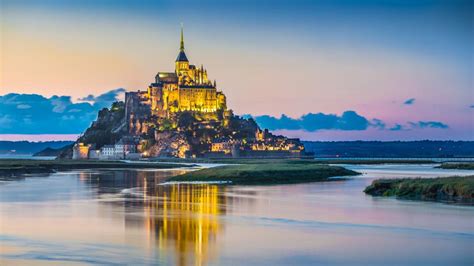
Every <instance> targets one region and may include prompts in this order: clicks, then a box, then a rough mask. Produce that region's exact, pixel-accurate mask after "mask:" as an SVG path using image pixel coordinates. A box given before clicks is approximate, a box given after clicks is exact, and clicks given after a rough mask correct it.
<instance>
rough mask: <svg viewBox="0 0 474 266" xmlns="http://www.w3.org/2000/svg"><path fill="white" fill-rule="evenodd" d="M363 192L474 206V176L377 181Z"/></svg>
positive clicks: (373, 194)
mask: <svg viewBox="0 0 474 266" xmlns="http://www.w3.org/2000/svg"><path fill="white" fill-rule="evenodd" d="M364 192H365V193H366V194H369V195H372V196H383V197H397V198H399V199H408V200H422V201H439V202H448V203H463V204H468V205H474V176H462V177H461V176H452V177H443V178H441V177H440V178H403V179H377V180H374V181H373V182H372V184H371V185H370V186H368V187H367V188H365V190H364Z"/></svg>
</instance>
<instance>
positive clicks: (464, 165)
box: [436, 162, 474, 170]
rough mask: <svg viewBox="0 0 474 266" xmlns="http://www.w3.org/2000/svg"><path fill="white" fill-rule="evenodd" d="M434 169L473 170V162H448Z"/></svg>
mask: <svg viewBox="0 0 474 266" xmlns="http://www.w3.org/2000/svg"><path fill="white" fill-rule="evenodd" d="M436 168H441V169H458V170H474V162H456V163H455V162H448V163H442V164H441V165H440V166H437V167H436Z"/></svg>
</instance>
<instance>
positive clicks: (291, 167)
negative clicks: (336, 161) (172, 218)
mask: <svg viewBox="0 0 474 266" xmlns="http://www.w3.org/2000/svg"><path fill="white" fill-rule="evenodd" d="M357 174H359V173H357V172H354V171H351V170H348V169H346V168H343V167H339V166H329V165H323V164H317V163H314V162H311V163H310V162H304V161H291V162H286V161H284V162H274V163H266V162H264V163H261V164H256V163H252V164H240V165H225V166H219V167H214V168H206V169H201V170H197V171H193V172H188V173H185V174H183V175H179V176H175V177H172V178H170V179H168V181H201V182H215V181H226V182H231V183H232V184H234V185H235V184H239V185H250V184H252V185H271V184H291V183H305V182H317V181H328V180H330V179H329V178H330V177H335V176H353V175H357Z"/></svg>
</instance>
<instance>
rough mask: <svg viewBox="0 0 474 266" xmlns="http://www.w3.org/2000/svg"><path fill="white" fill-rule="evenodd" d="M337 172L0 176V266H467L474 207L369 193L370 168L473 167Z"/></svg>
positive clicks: (437, 172) (473, 239)
mask: <svg viewBox="0 0 474 266" xmlns="http://www.w3.org/2000/svg"><path fill="white" fill-rule="evenodd" d="M347 167H349V168H351V169H354V170H357V171H360V172H363V173H364V175H361V176H357V177H354V179H351V180H347V181H340V182H323V183H310V184H299V185H278V186H228V187H219V186H215V185H195V186H190V185H174V186H171V185H169V186H168V185H167V186H163V185H159V183H160V182H162V181H164V179H165V178H166V177H167V176H170V175H174V174H178V173H180V172H181V170H172V171H153V170H138V171H134V170H127V171H123V170H120V171H113V170H105V169H102V170H91V171H83V170H81V171H71V172H66V173H55V174H52V175H49V176H48V177H47V178H37V177H28V178H25V179H24V180H22V181H20V182H13V181H8V182H2V183H0V265H18V264H20V265H25V264H26V265H38V264H44V265H51V264H55V263H56V264H58V265H68V264H73V265H77V264H97V265H206V264H208V265H328V264H338V265H341V264H348V265H351V264H354V262H356V263H357V262H359V263H361V262H366V263H367V264H371V265H383V264H392V265H419V264H426V265H473V262H474V257H473V255H472V254H474V253H473V252H472V247H473V246H474V227H473V223H472V217H474V209H473V208H472V207H466V206H455V205H446V204H438V203H433V202H415V201H401V200H396V199H393V198H373V197H369V196H367V195H365V194H364V193H363V192H362V190H363V189H364V188H365V186H367V185H368V184H370V183H371V182H372V180H373V179H375V178H381V177H383V178H399V177H418V176H422V177H436V176H450V175H472V174H474V172H473V171H459V170H444V169H436V168H433V166H432V165H424V166H423V165H418V166H417V165H378V166H363V165H357V166H347Z"/></svg>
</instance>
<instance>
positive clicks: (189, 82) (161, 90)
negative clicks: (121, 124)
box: [125, 29, 227, 134]
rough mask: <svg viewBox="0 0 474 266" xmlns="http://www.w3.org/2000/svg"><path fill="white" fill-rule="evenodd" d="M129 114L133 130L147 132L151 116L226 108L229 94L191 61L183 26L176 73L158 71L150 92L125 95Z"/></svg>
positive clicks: (209, 111)
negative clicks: (187, 51)
mask: <svg viewBox="0 0 474 266" xmlns="http://www.w3.org/2000/svg"><path fill="white" fill-rule="evenodd" d="M125 106H126V117H127V118H128V120H129V128H131V131H132V132H134V133H136V134H140V133H143V132H146V128H144V127H145V126H146V123H142V122H143V121H145V120H146V117H148V116H152V115H154V116H157V117H168V116H169V115H170V113H176V112H183V111H192V112H202V113H215V112H218V111H225V110H226V109H227V106H226V97H225V95H224V94H223V93H222V92H221V91H218V90H217V85H216V81H214V82H211V81H210V80H209V78H208V75H207V70H206V69H204V67H203V66H202V65H201V66H200V67H197V66H195V65H192V64H190V63H189V60H188V57H187V56H186V53H185V49H184V36H183V29H181V44H180V48H179V53H178V56H177V58H176V61H175V71H174V72H158V74H156V76H155V82H153V83H151V84H150V86H149V87H148V89H147V91H138V92H128V93H126V95H125Z"/></svg>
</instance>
